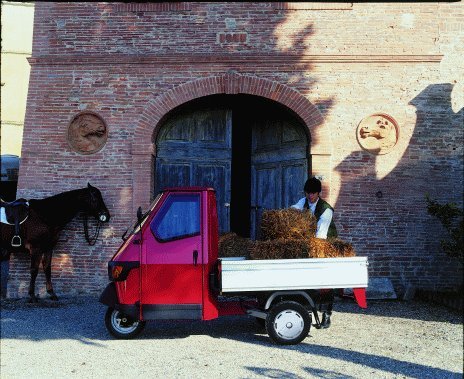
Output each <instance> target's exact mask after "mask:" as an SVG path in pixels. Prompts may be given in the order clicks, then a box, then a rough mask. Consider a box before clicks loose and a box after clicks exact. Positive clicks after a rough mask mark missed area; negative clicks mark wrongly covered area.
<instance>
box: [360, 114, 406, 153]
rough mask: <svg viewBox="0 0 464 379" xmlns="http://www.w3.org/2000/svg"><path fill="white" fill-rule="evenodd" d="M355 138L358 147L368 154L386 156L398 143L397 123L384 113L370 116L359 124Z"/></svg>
mask: <svg viewBox="0 0 464 379" xmlns="http://www.w3.org/2000/svg"><path fill="white" fill-rule="evenodd" d="M356 138H357V140H358V143H359V145H360V146H361V147H362V148H363V149H364V150H366V151H368V152H369V153H371V154H376V155H382V154H387V153H389V152H390V151H391V150H392V149H393V147H395V145H396V143H397V142H398V138H399V127H398V123H397V122H396V121H395V119H394V118H393V117H391V116H390V115H388V114H385V113H376V114H373V115H370V116H368V117H366V118H364V119H363V120H362V121H361V122H360V123H359V125H358V128H357V129H356Z"/></svg>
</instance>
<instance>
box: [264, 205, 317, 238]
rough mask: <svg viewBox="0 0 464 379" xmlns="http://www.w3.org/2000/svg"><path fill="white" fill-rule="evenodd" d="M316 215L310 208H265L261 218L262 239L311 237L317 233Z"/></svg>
mask: <svg viewBox="0 0 464 379" xmlns="http://www.w3.org/2000/svg"><path fill="white" fill-rule="evenodd" d="M316 227H317V222H316V217H314V216H313V215H312V213H311V212H310V211H309V210H304V211H300V210H298V209H294V208H288V209H271V210H265V211H264V212H263V215H262V218H261V227H260V232H261V234H260V239H261V240H263V241H269V240H278V239H290V240H294V239H303V240H304V239H306V240H307V239H309V238H310V237H314V235H315V234H316Z"/></svg>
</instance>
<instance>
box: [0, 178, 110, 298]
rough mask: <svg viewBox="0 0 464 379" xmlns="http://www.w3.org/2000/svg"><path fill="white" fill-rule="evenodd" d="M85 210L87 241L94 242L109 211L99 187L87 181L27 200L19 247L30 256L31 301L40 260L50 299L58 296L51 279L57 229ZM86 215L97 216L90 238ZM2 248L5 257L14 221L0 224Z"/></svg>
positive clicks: (11, 236) (107, 217)
mask: <svg viewBox="0 0 464 379" xmlns="http://www.w3.org/2000/svg"><path fill="white" fill-rule="evenodd" d="M81 211H82V212H84V215H85V217H84V231H85V236H86V239H87V241H88V243H89V244H91V245H92V244H94V243H95V240H96V238H97V237H98V232H99V230H100V227H101V223H102V222H108V221H109V220H110V213H109V212H108V209H107V208H106V205H105V202H104V201H103V198H102V195H101V192H100V190H99V189H98V188H96V187H93V186H91V185H90V184H88V185H87V187H86V188H82V189H78V190H73V191H67V192H63V193H60V194H58V195H55V196H51V197H48V198H45V199H41V200H34V199H32V200H29V217H28V218H27V220H26V221H24V223H22V224H21V229H20V231H21V239H22V241H23V244H22V246H21V249H23V250H24V249H25V250H27V251H28V252H29V253H30V256H31V281H30V285H29V296H30V302H37V297H36V295H35V280H36V278H37V274H38V272H39V265H40V261H41V260H42V266H43V270H44V273H45V279H46V285H47V292H48V294H49V295H50V298H51V299H52V300H58V297H57V296H56V294H55V292H54V291H53V286H52V281H51V268H52V267H51V262H52V249H53V247H54V246H55V244H56V243H57V241H58V235H59V232H60V231H61V230H62V229H63V228H64V227H65V226H66V224H67V223H68V222H70V221H71V220H72V219H73V218H74V217H75V216H76V215H77V214H78V213H79V212H81ZM87 215H90V216H93V217H95V219H96V220H97V223H98V224H97V232H96V233H95V236H94V237H93V240H92V239H91V238H90V237H89V235H88V226H87ZM1 226H2V231H1V237H2V239H1V248H2V260H4V259H8V257H9V255H10V253H11V251H14V250H13V249H14V248H12V246H11V241H12V238H13V236H14V235H15V227H14V226H13V225H6V224H2V225H1Z"/></svg>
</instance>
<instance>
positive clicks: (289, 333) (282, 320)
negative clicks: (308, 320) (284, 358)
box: [274, 310, 304, 340]
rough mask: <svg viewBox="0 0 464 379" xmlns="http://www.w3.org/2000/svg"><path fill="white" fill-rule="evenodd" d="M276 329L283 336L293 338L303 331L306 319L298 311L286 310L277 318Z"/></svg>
mask: <svg viewBox="0 0 464 379" xmlns="http://www.w3.org/2000/svg"><path fill="white" fill-rule="evenodd" d="M274 330H275V331H276V333H277V334H278V335H279V336H280V337H281V338H283V339H286V340H291V339H293V338H296V337H298V336H299V335H300V334H301V333H302V332H303V330H304V320H303V318H302V317H301V315H300V314H299V313H298V312H296V311H294V310H285V311H282V312H280V313H279V314H278V315H277V317H276V318H275V321H274Z"/></svg>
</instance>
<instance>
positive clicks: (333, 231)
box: [314, 198, 338, 238]
mask: <svg viewBox="0 0 464 379" xmlns="http://www.w3.org/2000/svg"><path fill="white" fill-rule="evenodd" d="M326 209H331V210H332V212H334V209H333V208H332V207H331V206H330V204H329V203H328V202H327V201H325V200H322V199H321V198H319V201H318V202H317V204H316V209H315V210H314V216H316V220H317V221H319V219H320V217H321V215H322V214H323V213H324V212H325V210H326ZM337 236H338V233H337V228H336V227H335V223H334V220H333V217H332V221H331V222H330V226H329V230H328V231H327V238H336V237H337Z"/></svg>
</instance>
